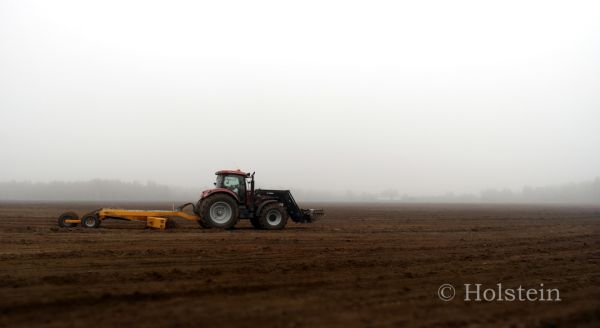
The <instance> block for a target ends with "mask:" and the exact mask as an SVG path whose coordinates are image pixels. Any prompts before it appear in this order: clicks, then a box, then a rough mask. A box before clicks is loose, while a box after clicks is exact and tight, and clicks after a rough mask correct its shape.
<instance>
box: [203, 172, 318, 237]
mask: <svg viewBox="0 0 600 328" xmlns="http://www.w3.org/2000/svg"><path fill="white" fill-rule="evenodd" d="M216 176H217V180H216V182H215V183H214V185H215V188H213V189H209V190H205V191H203V192H202V195H201V197H200V200H199V201H198V203H197V204H196V206H195V207H194V212H195V213H196V214H197V215H198V216H199V217H200V219H199V220H198V223H199V224H200V225H201V226H202V227H204V228H221V229H230V228H233V227H234V226H235V225H236V223H237V222H238V220H239V219H249V220H250V223H251V224H252V226H254V227H255V228H257V229H265V230H279V229H283V228H284V227H285V225H286V224H287V221H288V218H291V219H292V221H294V222H299V223H310V222H313V221H314V220H316V219H317V218H318V217H320V216H322V215H323V214H324V213H323V210H315V209H301V208H300V207H299V206H298V204H297V203H296V201H295V200H294V197H292V194H291V193H290V191H289V190H272V189H256V190H255V189H254V173H252V174H250V173H245V172H242V171H240V170H222V171H218V172H217V173H216Z"/></svg>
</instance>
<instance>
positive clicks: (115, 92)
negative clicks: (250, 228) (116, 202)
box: [0, 0, 600, 195]
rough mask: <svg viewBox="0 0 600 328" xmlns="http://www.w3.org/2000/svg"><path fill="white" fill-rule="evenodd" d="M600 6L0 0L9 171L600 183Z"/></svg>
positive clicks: (472, 186)
mask: <svg viewBox="0 0 600 328" xmlns="http://www.w3.org/2000/svg"><path fill="white" fill-rule="evenodd" d="M599 14H600V2H598V1H559V2H553V1H494V2H492V1H410V2H408V1H407V2H401V1H389V2H382V1H360V2H354V1H323V0H320V1H295V2H290V1H206V2H202V1H190V2H180V1H161V2H154V1H122V0H121V1H95V2H91V1H24V0H16V1H6V0H0V150H1V154H2V155H1V159H2V160H1V161H0V181H6V180H13V179H14V180H17V181H21V180H30V181H53V180H69V181H72V180H87V179H93V178H106V179H123V180H138V181H147V180H152V181H155V182H158V183H165V184H170V185H175V186H188V187H194V186H199V187H200V186H207V185H209V184H210V183H211V182H212V181H213V180H214V175H213V174H214V171H216V170H218V169H222V168H241V169H242V170H249V171H252V170H255V171H257V179H258V180H259V181H260V182H259V185H261V186H263V187H290V188H304V189H317V190H319V189H321V190H323V189H328V190H334V191H345V190H355V191H360V190H369V191H379V190H381V189H386V188H395V189H398V190H399V191H400V192H402V193H410V194H424V195H427V194H436V193H444V192H448V191H453V192H458V193H460V192H476V191H479V190H480V189H484V188H488V187H494V188H505V187H506V188H520V187H522V186H523V185H531V186H539V185H548V184H556V183H563V182H570V181H580V180H590V179H592V178H594V177H596V176H600V19H599V17H600V16H599Z"/></svg>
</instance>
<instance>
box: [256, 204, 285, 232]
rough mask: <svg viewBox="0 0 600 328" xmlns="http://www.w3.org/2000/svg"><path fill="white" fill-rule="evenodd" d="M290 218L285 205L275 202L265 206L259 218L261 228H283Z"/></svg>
mask: <svg viewBox="0 0 600 328" xmlns="http://www.w3.org/2000/svg"><path fill="white" fill-rule="evenodd" d="M287 220H288V213H287V211H286V210H285V207H283V206H281V205H279V204H277V203H274V204H269V205H267V206H265V208H264V209H263V210H262V211H261V213H260V217H259V218H258V224H259V225H260V228H261V229H265V230H281V229H283V228H284V227H285V225H286V223H287Z"/></svg>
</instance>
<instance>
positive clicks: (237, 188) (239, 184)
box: [223, 174, 246, 204]
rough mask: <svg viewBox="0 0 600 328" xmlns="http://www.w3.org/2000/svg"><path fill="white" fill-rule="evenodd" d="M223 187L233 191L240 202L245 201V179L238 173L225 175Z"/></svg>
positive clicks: (243, 202)
mask: <svg viewBox="0 0 600 328" xmlns="http://www.w3.org/2000/svg"><path fill="white" fill-rule="evenodd" d="M223 187H225V188H227V189H229V190H231V191H233V192H234V193H235V194H236V195H237V196H238V197H239V199H240V203H242V204H245V203H246V180H245V179H244V177H242V176H239V175H233V174H232V175H226V176H225V177H224V179H223Z"/></svg>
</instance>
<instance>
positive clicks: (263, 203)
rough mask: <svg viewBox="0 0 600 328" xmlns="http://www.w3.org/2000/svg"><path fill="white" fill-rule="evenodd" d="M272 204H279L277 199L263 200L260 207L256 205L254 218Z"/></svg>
mask: <svg viewBox="0 0 600 328" xmlns="http://www.w3.org/2000/svg"><path fill="white" fill-rule="evenodd" d="M273 203H279V201H278V200H277V199H269V200H265V201H264V202H262V203H260V205H258V209H257V210H256V216H257V217H258V216H260V212H262V209H263V208H264V207H265V206H267V205H269V204H273Z"/></svg>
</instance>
